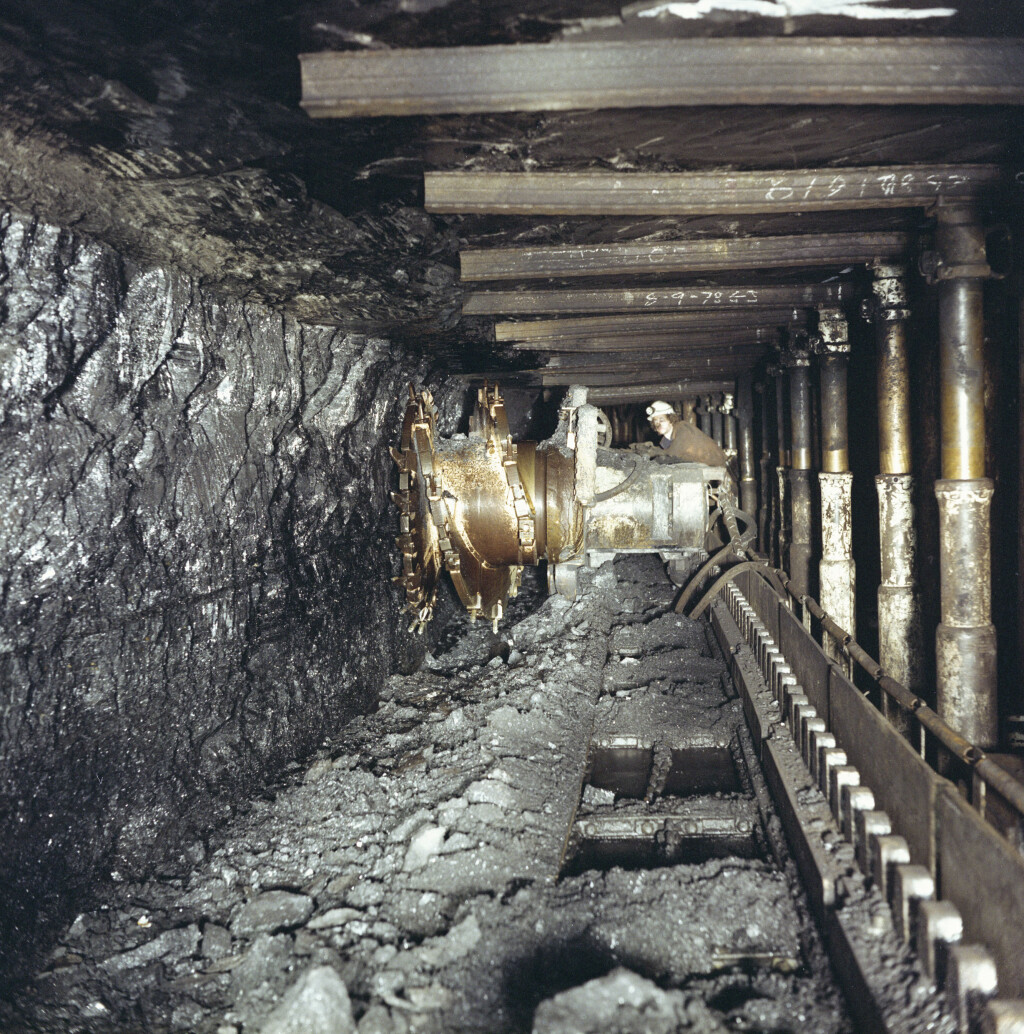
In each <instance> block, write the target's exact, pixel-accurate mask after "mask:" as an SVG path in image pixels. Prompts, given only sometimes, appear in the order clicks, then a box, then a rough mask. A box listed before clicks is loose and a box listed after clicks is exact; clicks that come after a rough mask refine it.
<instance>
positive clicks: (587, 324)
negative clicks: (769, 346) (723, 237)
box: [494, 308, 807, 342]
mask: <svg viewBox="0 0 1024 1034" xmlns="http://www.w3.org/2000/svg"><path fill="white" fill-rule="evenodd" d="M806 322H807V312H806V311H805V310H802V309H792V308H789V309H781V308H780V309H759V310H756V311H754V312H736V311H732V312H730V311H728V310H726V311H720V312H652V313H650V314H647V313H643V314H634V313H630V314H628V315H625V316H584V317H580V318H573V317H569V318H566V319H554V320H523V321H520V322H516V323H495V325H494V338H495V340H496V341H499V342H505V341H524V342H525V341H554V340H557V339H560V338H568V339H573V340H575V339H578V338H608V337H612V336H615V335H621V334H643V335H646V334H665V333H669V332H675V333H678V334H685V333H686V332H688V331H703V330H746V331H754V330H756V329H758V328H773V327H779V326H786V325H789V324H805V323H806Z"/></svg>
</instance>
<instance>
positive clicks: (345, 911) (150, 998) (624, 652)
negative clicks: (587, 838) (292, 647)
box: [4, 557, 850, 1034]
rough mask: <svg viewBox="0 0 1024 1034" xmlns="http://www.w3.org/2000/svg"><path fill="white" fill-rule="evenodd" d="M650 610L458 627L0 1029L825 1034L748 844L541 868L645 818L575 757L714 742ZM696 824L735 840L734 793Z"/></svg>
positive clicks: (577, 611)
mask: <svg viewBox="0 0 1024 1034" xmlns="http://www.w3.org/2000/svg"><path fill="white" fill-rule="evenodd" d="M674 592H675V590H674V588H673V586H672V585H671V584H670V583H669V582H668V580H667V578H665V576H664V574H663V573H662V570H661V568H660V565H659V564H658V563H657V562H656V560H654V558H643V557H641V558H632V559H629V560H620V561H617V562H616V563H615V564H614V565H612V564H608V565H605V567H603V568H601V569H600V570H599V571H598V572H596V573H595V574H594V575H593V576H592V577H591V579H590V580H589V583H588V584H587V585H585V586H584V591H583V593H582V595H581V597H580V598H579V599H578V600H577V601H576V602H575V603H572V604H570V603H569V602H568V601H566V600H564V599H562V598H561V597H557V596H556V597H549V598H546V599H542V597H541V594H540V592H539V589H538V587H537V586H536V585H528V586H527V587H526V591H525V593H524V596H525V598H524V599H521V600H518V601H513V603H514V604H515V606H514V609H513V612H512V617H511V620H510V623H509V625H508V626H507V627H506V628H504V629H502V630H501V633H500V636H499V637H495V636H494V634H493V633H492V632H491V631H490V629H489V627H486V628H485V627H481V626H476V627H470V628H467V630H466V632H465V634H463V635H462V636H461V637H460V638H458V639H457V640H455V642H454V645H452V646H451V647H450V648H449V649H447V650H446V651H444V652H438V653H437V654H436V655H434V656H431V657H428V661H427V663H426V664H425V665H424V667H423V669H422V670H421V671H419V672H418V673H416V674H412V675H405V676H403V675H394V676H392V677H390V678H389V679H388V680H387V683H386V685H385V686H384V687H383V689H382V693H381V703H380V707H379V709H378V710H377V711H376V713H374V714H371V715H367V716H364V717H359V718H356V719H355V720H354V721H353V722H351V723H350V724H349V725H348V726H347V727H346V729H345V731H344V733H343V734H342V735H341V736H340V737H338V738H337V739H335V740H334V741H333V742H332V743H331V744H330V746H329V748H328V749H325V750H323V751H321V753H320V755H319V756H318V757H316V758H315V759H313V760H312V761H311V763H310V764H309V765H308V766H305V767H295V768H294V769H293V771H292V772H291V773H290V775H289V777H288V778H287V779H286V780H285V781H284V782H283V783H282V784H281V785H279V786H278V787H277V788H276V790H275V791H274V792H273V793H268V794H267V795H266V796H265V797H260V798H257V799H255V800H253V801H252V802H251V804H250V806H249V808H248V810H247V811H246V812H245V813H244V814H242V815H240V816H239V817H237V818H236V819H235V820H233V821H232V822H231V823H230V824H229V825H227V826H226V827H224V828H223V830H222V831H221V832H220V834H219V835H218V836H217V837H216V838H215V840H214V842H212V843H211V844H210V850H209V852H208V855H207V857H206V858H205V860H202V861H200V862H199V863H198V864H196V865H195V866H193V867H191V868H190V869H187V870H184V871H182V872H179V873H176V874H174V875H173V876H169V877H168V876H165V877H164V878H162V879H157V880H152V881H149V882H145V883H124V884H121V885H118V886H116V887H115V888H114V891H115V892H114V893H113V895H112V896H111V898H110V900H109V901H108V902H107V903H106V904H104V905H103V906H101V907H99V908H97V909H95V910H93V911H90V912H88V913H85V914H83V915H80V916H79V917H78V918H76V919H75V921H74V922H73V923H72V924H71V926H70V927H69V928H68V929H67V930H66V931H65V932H64V934H63V936H62V937H61V939H60V944H59V946H58V947H57V948H56V949H55V950H54V951H53V953H52V954H51V957H50V959H49V962H48V965H47V967H46V969H45V970H44V971H43V972H41V973H39V974H38V975H37V976H36V978H35V980H34V981H33V982H32V983H31V985H30V986H29V987H28V989H27V990H26V991H25V992H24V993H23V994H22V995H21V997H20V998H19V999H18V1000H17V1001H16V1003H15V1006H14V1009H13V1010H11V1011H8V1014H7V1016H6V1017H5V1026H4V1029H5V1030H8V1031H11V1032H16V1031H20V1030H26V1031H27V1030H33V1031H52V1032H56V1031H61V1032H69V1034H71V1032H83V1034H84V1032H86V1031H88V1032H90V1034H108V1032H110V1034H113V1032H125V1031H129V1030H138V1029H145V1030H147V1031H154V1032H158V1031H188V1032H195V1034H250V1032H253V1034H255V1032H262V1034H285V1032H291V1031H299V1030H302V1031H313V1032H316V1034H341V1032H346V1031H352V1030H358V1031H359V1032H360V1034H398V1032H413V1031H416V1032H432V1031H481V1032H482V1031H488V1032H499V1031H529V1030H534V1031H537V1032H544V1034H568V1032H570V1031H580V1032H582V1031H598V1030H617V1031H634V1030H636V1031H641V1030H643V1031H666V1032H668V1031H677V1030H680V1031H701V1032H711V1031H724V1030H736V1029H744V1030H766V1029H772V1030H792V1031H807V1032H811V1031H813V1032H815V1034H820V1032H826V1031H828V1032H831V1031H835V1032H841V1031H848V1030H849V1029H850V1028H849V1023H848V1021H847V1020H846V1018H845V1013H844V1010H843V1007H842V1004H841V1000H840V997H839V993H838V991H837V990H836V988H835V986H834V985H833V983H832V982H831V979H830V977H829V975H828V972H827V966H826V965H825V964H824V963H823V962H822V958H823V956H822V955H821V950H820V947H818V946H817V945H816V943H815V935H814V933H813V928H812V927H811V924H810V922H809V920H808V917H807V911H806V908H805V905H804V903H803V898H802V892H801V891H800V889H799V887H798V886H796V884H795V882H794V880H793V876H792V872H791V871H788V870H787V869H786V868H785V867H783V868H781V869H780V868H779V867H778V865H776V864H775V862H774V861H773V860H772V858H771V857H770V852H768V851H766V850H764V849H763V848H764V841H763V836H761V839H760V840H759V841H758V843H759V845H760V849H759V850H757V851H754V852H752V854H751V856H750V857H738V856H732V855H728V854H727V855H725V856H722V857H713V856H712V857H706V858H704V859H703V860H699V861H693V862H689V863H685V864H656V865H654V867H642V866H639V867H638V866H631V865H629V864H628V861H627V864H626V865H625V866H624V865H622V864H611V865H610V866H607V867H594V868H588V869H584V870H582V871H579V872H575V873H570V872H569V871H568V869H566V868H565V866H566V852H567V850H568V849H569V847H570V846H571V843H572V842H573V840H574V838H576V839H578V836H579V832H578V829H577V827H578V825H579V823H580V821H581V818H580V816H585V815H587V814H597V813H600V812H601V811H602V810H604V811H608V810H611V811H614V810H615V809H619V810H623V809H625V810H629V809H630V808H632V809H633V810H636V809H638V808H640V809H642V808H643V807H644V805H643V802H642V800H638V799H633V800H627V799H626V798H624V797H623V796H622V795H621V794H619V793H618V792H616V791H615V790H609V789H607V788H604V789H602V788H601V787H599V786H595V785H592V783H593V782H595V781H598V780H597V777H596V776H595V774H594V772H595V769H594V763H593V759H594V757H595V756H596V755H595V754H594V750H595V748H594V744H600V743H604V742H606V741H607V736H609V735H612V734H622V733H623V730H626V731H628V732H630V733H631V734H632V735H634V736H639V737H640V739H643V737H644V736H646V735H647V734H648V733H649V732H651V730H653V731H654V733H655V734H656V735H661V736H672V735H674V733H673V732H672V727H671V725H670V724H666V723H665V716H666V715H669V716H670V718H671V716H673V715H674V718H671V720H674V721H676V722H677V723H681V724H679V727H678V728H677V729H676V730H675V732H676V733H679V734H680V735H682V734H685V735H688V736H689V737H690V739H691V741H692V740H693V737H694V736H697V738H698V739H700V737H703V738H704V739H703V740H701V742H704V741H707V742H709V743H716V744H719V746H720V745H721V743H723V742H725V741H726V740H728V739H729V737H733V738H734V739H735V737H736V736H737V735H738V733H737V730H738V726H739V723H741V722H742V714H741V711H740V708H739V706H738V704H737V702H736V701H735V700H734V699H733V694H732V692H731V690H730V688H729V685H728V681H727V678H726V676H725V666H724V664H723V662H722V660H721V658H720V656H716V655H715V652H714V651H713V648H712V646H711V643H710V640H709V638H708V636H707V634H706V632H705V629H704V628H703V627H702V626H701V625H699V624H697V623H694V622H691V621H690V620H689V619H687V618H682V617H679V616H676V615H675V614H673V613H671V612H670V610H669V608H670V605H671V602H672V599H673V594H674ZM634 655H638V656H634ZM626 662H631V663H626ZM623 670H625V671H627V672H629V673H630V677H629V678H628V679H627V678H624V677H619V674H618V673H619V672H621V671H623ZM623 694H625V695H623ZM673 701H675V705H676V706H675V710H673V707H672V702H673ZM659 708H660V709H659ZM645 715H646V716H647V717H646V718H645V717H644V716H645ZM645 722H646V723H647V725H648V726H649V727H650V728H648V729H647V731H646V732H645V724H644V723H645ZM686 726H690V728H686ZM709 730H710V731H709ZM602 737H605V739H602ZM588 758H589V759H590V763H589V767H588ZM588 772H589V774H590V780H591V783H589V784H588V785H587V788H586V792H583V791H584V786H583V783H584V780H585V777H586V776H587V774H588ZM744 783H746V784H748V785H746V786H745V785H743V784H744ZM581 798H582V801H581ZM693 799H694V800H700V801H704V803H705V804H707V805H715V806H717V807H718V808H719V809H722V808H725V809H728V808H730V807H739V806H740V805H742V806H743V807H744V808H746V811H744V812H743V813H744V814H753V812H751V811H750V809H751V808H752V807H753V805H752V804H751V800H752V798H751V796H750V793H749V778H747V777H744V779H741V780H740V781H739V783H738V784H737V786H736V787H735V788H734V789H733V790H732V791H728V792H717V793H711V792H707V793H703V795H701V794H698V796H697V797H694V798H693ZM680 800H681V798H680ZM668 801H669V798H668V797H667V796H666V797H665V798H664V799H663V800H661V801H654V802H652V804H651V808H652V809H654V810H655V811H656V810H657V807H658V806H659V805H660V806H662V807H666V806H667V803H666V802H668ZM737 802H738V803H737ZM684 803H685V802H684ZM752 842H753V841H752ZM620 861H621V859H620Z"/></svg>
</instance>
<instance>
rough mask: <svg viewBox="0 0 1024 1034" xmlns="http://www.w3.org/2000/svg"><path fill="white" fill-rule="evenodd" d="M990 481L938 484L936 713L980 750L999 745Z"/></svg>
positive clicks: (936, 489)
mask: <svg viewBox="0 0 1024 1034" xmlns="http://www.w3.org/2000/svg"><path fill="white" fill-rule="evenodd" d="M992 492H993V484H992V482H991V481H990V480H989V479H988V478H974V479H971V480H950V479H944V480H941V481H937V482H936V483H935V494H936V496H937V497H938V500H939V553H940V556H941V558H942V563H941V616H942V620H941V623H940V624H939V627H938V629H937V630H936V634H935V657H936V677H937V687H938V698H937V710H938V712H939V715H940V717H941V718H942V719H943V720H944V721H945V722H946V723H947V724H949V725H950V726H951V727H952V728H953V729H955V730H956V731H957V732H959V733H960V734H961V735H962V736H964V737H965V738H966V739H968V740H970V741H971V742H972V743H974V744H975V745H976V746H979V747H982V748H983V749H987V748H991V747H993V746H995V744H996V743H997V741H998V708H997V700H996V632H995V626H994V625H993V624H992V621H991V563H992V542H991V533H990V524H989V510H990V508H991V504H992Z"/></svg>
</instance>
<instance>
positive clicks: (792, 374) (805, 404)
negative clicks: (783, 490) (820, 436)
mask: <svg viewBox="0 0 1024 1034" xmlns="http://www.w3.org/2000/svg"><path fill="white" fill-rule="evenodd" d="M791 363H792V365H791V366H790V367H789V412H790V428H791V431H790V452H791V460H790V465H791V466H792V468H793V469H794V470H810V469H811V465H812V464H811V457H812V447H813V443H812V440H811V377H810V370H809V365H810V357H809V356H806V353H798V354H797V356H796V357H795V358H794V359H792V360H791Z"/></svg>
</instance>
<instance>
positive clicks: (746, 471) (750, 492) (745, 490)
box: [739, 416, 757, 515]
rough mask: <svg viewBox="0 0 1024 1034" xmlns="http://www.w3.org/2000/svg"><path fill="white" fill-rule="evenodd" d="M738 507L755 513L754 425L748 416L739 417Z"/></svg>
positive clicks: (746, 511)
mask: <svg viewBox="0 0 1024 1034" xmlns="http://www.w3.org/2000/svg"><path fill="white" fill-rule="evenodd" d="M739 424H740V449H739V461H740V509H741V510H743V511H744V512H745V513H749V514H751V515H753V514H756V513H757V475H756V472H755V471H756V468H755V466H754V427H753V424H752V423H751V420H750V417H749V416H747V417H740V420H739Z"/></svg>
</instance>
